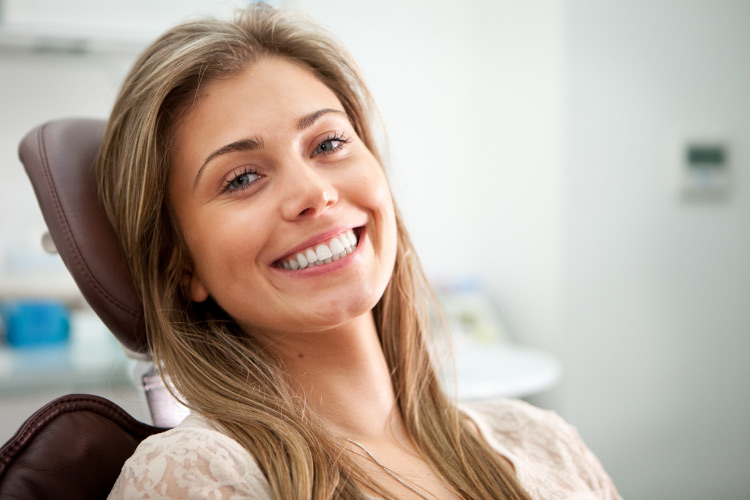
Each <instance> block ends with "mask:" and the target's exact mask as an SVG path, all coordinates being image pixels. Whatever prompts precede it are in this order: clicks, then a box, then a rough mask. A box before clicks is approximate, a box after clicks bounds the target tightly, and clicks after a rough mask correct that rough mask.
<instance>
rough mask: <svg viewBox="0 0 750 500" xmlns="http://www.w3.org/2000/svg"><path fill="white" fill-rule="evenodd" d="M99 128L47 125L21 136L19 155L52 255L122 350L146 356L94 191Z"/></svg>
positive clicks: (92, 123)
mask: <svg viewBox="0 0 750 500" xmlns="http://www.w3.org/2000/svg"><path fill="white" fill-rule="evenodd" d="M105 124H106V122H105V121H104V120H96V119H67V120H56V121H51V122H48V123H46V124H44V125H41V126H39V127H37V128H35V129H34V130H32V131H31V132H29V133H28V134H27V135H26V137H24V138H23V140H22V141H21V144H20V146H19V156H20V157H21V162H22V163H23V165H24V167H25V168H26V173H27V174H28V175H29V178H30V179H31V184H32V185H33V186H34V192H35V193H36V197H37V200H38V201H39V206H40V207H41V209H42V214H43V215H44V220H45V221H46V223H47V228H48V229H49V232H50V235H51V236H52V240H53V241H54V242H55V246H56V247H57V251H58V253H59V254H60V257H61V258H62V260H63V262H64V263H65V266H66V267H67V268H68V270H69V271H70V273H71V274H72V275H73V279H74V280H75V282H76V284H77V285H78V288H80V289H81V293H82V294H83V296H84V298H85V299H86V301H87V302H88V303H89V304H90V305H91V307H92V308H93V309H94V311H95V312H96V313H97V314H98V315H99V317H100V318H101V319H102V321H103V322H104V324H105V325H107V327H108V328H109V329H110V330H111V331H112V333H114V334H115V336H116V337H117V339H118V340H119V341H120V342H121V343H122V344H123V345H124V346H125V347H127V348H128V349H130V350H132V351H135V352H139V353H146V352H147V347H146V330H145V324H144V321H143V307H142V306H141V303H140V301H139V299H138V296H137V294H136V292H135V289H134V287H133V282H132V279H131V277H130V272H129V271H128V267H127V264H126V262H125V258H124V256H123V254H122V250H121V249H120V245H119V243H118V241H117V238H116V236H115V233H114V230H113V229H112V226H111V225H110V223H109V221H108V220H107V217H106V215H105V213H104V210H103V209H102V208H101V206H100V204H99V199H98V196H97V193H96V184H95V180H94V163H95V161H96V154H97V151H98V150H99V146H100V144H101V141H102V135H103V133H104V127H105Z"/></svg>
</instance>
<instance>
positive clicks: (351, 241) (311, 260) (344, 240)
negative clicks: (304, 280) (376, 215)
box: [273, 228, 360, 271]
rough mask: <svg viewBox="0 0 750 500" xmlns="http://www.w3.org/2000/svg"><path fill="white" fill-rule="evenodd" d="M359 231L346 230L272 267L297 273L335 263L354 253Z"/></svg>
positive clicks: (279, 261)
mask: <svg viewBox="0 0 750 500" xmlns="http://www.w3.org/2000/svg"><path fill="white" fill-rule="evenodd" d="M359 230H360V228H356V229H348V230H346V231H344V232H343V233H341V234H337V235H336V236H334V237H333V238H330V239H329V240H326V241H324V242H322V243H318V244H315V245H313V246H310V247H308V248H305V249H304V250H300V251H299V252H296V253H295V254H294V255H291V256H289V257H285V258H283V259H279V260H278V261H276V262H274V264H273V265H274V266H275V267H281V268H283V269H286V270H289V271H298V270H300V269H306V268H308V267H315V266H322V265H324V264H330V263H332V262H335V261H337V260H339V259H341V258H343V257H346V256H347V255H349V254H350V253H352V252H354V250H355V249H356V248H357V243H358V241H359Z"/></svg>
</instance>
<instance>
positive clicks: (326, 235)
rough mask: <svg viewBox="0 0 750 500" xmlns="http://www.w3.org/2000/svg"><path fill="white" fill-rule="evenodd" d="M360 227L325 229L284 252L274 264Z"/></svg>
mask: <svg viewBox="0 0 750 500" xmlns="http://www.w3.org/2000/svg"><path fill="white" fill-rule="evenodd" d="M358 227H360V226H357V225H354V226H337V227H333V228H331V229H327V230H326V231H323V232H321V233H318V234H316V235H315V236H311V237H310V238H307V239H306V240H303V241H302V242H301V243H299V244H298V245H296V246H295V247H293V248H292V249H291V250H289V251H288V252H286V253H285V254H284V255H283V256H281V257H279V258H278V259H275V260H274V262H279V261H282V260H284V259H288V258H290V257H292V256H293V255H295V254H297V253H298V252H301V251H302V250H305V249H306V248H310V247H312V246H315V245H318V244H320V243H325V242H326V241H328V240H330V239H331V238H333V237H334V236H337V235H339V234H341V233H344V232H346V231H348V230H349V229H356V228H358Z"/></svg>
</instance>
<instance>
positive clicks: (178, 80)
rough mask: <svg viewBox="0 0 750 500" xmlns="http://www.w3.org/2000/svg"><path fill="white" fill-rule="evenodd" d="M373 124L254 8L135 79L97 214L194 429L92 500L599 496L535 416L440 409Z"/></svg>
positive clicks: (296, 23)
mask: <svg viewBox="0 0 750 500" xmlns="http://www.w3.org/2000/svg"><path fill="white" fill-rule="evenodd" d="M376 116H377V114H376V113H375V111H374V106H373V104H372V102H371V100H370V97H369V93H368V91H367V88H366V87H365V85H364V83H363V81H362V79H361V77H360V76H359V73H358V71H357V69H356V66H355V64H354V63H353V61H352V60H351V58H350V57H349V56H348V55H347V53H346V51H345V50H344V49H343V48H342V47H341V46H339V45H338V44H337V43H336V42H335V41H334V40H333V39H331V37H330V36H329V35H328V34H326V33H325V32H323V31H321V29H320V28H318V27H317V26H315V25H314V24H313V23H311V22H310V21H309V20H308V19H306V18H304V17H303V16H300V15H298V14H294V13H291V12H280V11H276V10H274V9H272V8H270V7H268V6H266V5H263V4H256V5H253V6H252V7H250V8H249V9H248V10H246V11H243V12H241V13H239V14H238V16H237V18H236V19H235V20H234V21H232V22H223V21H203V22H195V23H190V24H185V25H182V26H178V27H176V28H174V29H173V30H171V31H169V32H168V33H166V34H165V35H164V36H162V37H161V38H160V39H159V40H157V41H156V42H155V43H154V44H153V45H152V46H151V47H150V48H149V49H148V50H147V51H146V52H145V53H144V54H143V55H142V56H141V58H140V59H139V60H138V61H137V62H136V64H135V66H134V68H133V70H132V71H131V73H130V75H129V77H128V78H127V80H126V81H125V83H124V85H123V88H122V90H121V92H120V95H119V97H118V100H117V102H116V104H115V107H114V110H113V112H112V116H111V118H110V121H109V123H108V127H107V131H106V133H105V139H104V142H103V144H102V148H101V150H100V155H99V160H98V164H97V177H98V180H99V186H100V197H101V200H102V203H103V205H104V207H105V209H106V210H107V213H108V216H109V218H110V219H111V221H112V224H113V226H114V227H115V231H116V232H117V234H118V237H119V238H120V241H121V244H122V246H123V248H124V250H125V254H126V255H128V256H129V265H130V268H131V272H132V275H133V278H134V281H135V284H136V288H137V289H138V291H139V293H140V296H141V299H142V301H143V304H144V311H145V315H146V323H147V328H148V335H149V343H150V350H151V354H152V356H153V358H154V361H155V364H156V366H158V367H159V368H160V370H161V373H162V374H163V375H165V376H169V377H170V378H171V381H172V383H173V384H174V385H175V387H176V388H177V390H178V392H179V393H180V395H181V397H182V398H183V400H184V402H185V404H186V405H187V406H188V407H189V408H190V409H191V410H192V414H191V416H189V417H188V418H187V419H186V420H185V421H184V422H183V423H182V424H181V425H180V426H178V427H177V428H175V429H173V430H171V431H168V432H165V433H162V434H160V435H158V436H155V437H152V438H149V439H147V440H146V441H144V442H143V443H142V445H141V446H140V447H139V448H138V450H137V451H136V453H135V455H134V456H133V457H131V459H130V460H129V461H128V462H127V464H126V465H125V467H124V468H123V470H122V473H121V475H120V478H119V479H118V482H117V484H116V485H115V487H114V489H113V491H112V493H111V495H110V497H111V498H128V499H131V498H209V497H210V498H261V499H270V498H277V499H320V500H323V499H326V500H327V499H330V498H346V499H354V498H372V497H373V496H374V497H376V498H405V499H454V498H477V499H479V498H482V499H494V498H503V499H529V498H535V499H542V498H550V497H553V496H555V497H565V496H572V495H579V496H578V498H584V496H585V495H590V497H591V498H618V496H617V493H616V492H615V489H614V487H613V486H612V484H611V481H610V480H609V478H608V477H607V475H606V473H605V472H604V471H603V470H602V469H601V466H600V465H599V463H598V461H597V460H596V458H595V457H593V455H591V453H590V452H589V451H588V450H587V449H586V448H585V446H584V445H583V444H582V443H581V442H580V439H579V438H578V437H577V435H576V433H575V431H573V430H572V429H571V428H570V427H569V426H567V424H565V423H564V422H562V421H561V420H560V419H559V418H558V417H557V416H555V415H554V414H551V413H548V412H543V411H541V410H537V409H534V408H532V407H530V406H528V405H526V404H524V403H521V402H517V401H500V402H495V403H493V404H489V405H486V404H485V405H476V406H473V407H467V408H462V409H461V410H459V408H458V407H457V405H456V404H455V402H453V401H450V400H449V399H448V398H447V397H446V396H445V395H444V393H443V391H442V390H441V387H440V384H439V382H438V378H437V376H436V370H435V367H434V366H433V363H432V360H431V359H430V356H429V328H428V325H427V322H426V317H427V310H426V305H427V298H428V297H429V296H430V295H429V289H428V286H427V283H426V281H425V279H424V276H423V274H422V271H421V269H420V266H419V263H418V261H417V259H416V256H415V253H414V251H413V249H412V246H411V244H410V242H409V238H408V235H407V233H406V230H405V229H404V226H403V223H402V221H401V217H400V215H399V213H398V210H397V209H396V207H395V204H394V201H393V199H392V196H391V192H390V189H389V186H388V182H387V180H386V177H385V174H384V170H383V167H382V162H381V160H380V155H379V154H378V149H377V145H376V144H375V142H374V141H373V133H372V130H373V127H374V126H377V124H376V123H374V119H375V117H376ZM586 498H588V497H586Z"/></svg>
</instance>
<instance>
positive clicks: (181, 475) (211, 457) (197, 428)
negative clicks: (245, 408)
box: [109, 415, 271, 499]
mask: <svg viewBox="0 0 750 500" xmlns="http://www.w3.org/2000/svg"><path fill="white" fill-rule="evenodd" d="M237 495H239V496H240V497H250V498H259V499H265V498H270V496H271V495H270V490H269V488H268V484H267V482H266V480H265V478H264V476H263V474H262V472H261V471H260V469H259V468H258V466H257V464H256V462H255V460H254V459H253V457H252V455H250V453H249V452H248V451H247V450H245V449H244V448H243V447H242V446H241V445H240V444H239V443H237V442H236V441H234V440H233V439H232V438H230V437H229V436H227V435H226V434H224V433H223V432H221V431H220V430H218V429H217V428H216V427H214V426H213V425H212V424H211V423H210V422H208V421H207V420H205V419H204V418H202V417H200V416H197V415H190V416H188V417H187V418H186V419H185V420H184V421H183V422H182V423H181V424H180V425H179V426H177V427H175V428H174V429H170V430H168V431H165V432H162V433H159V434H155V435H153V436H150V437H148V438H147V439H145V440H144V441H143V442H141V444H140V445H139V446H138V448H137V449H136V451H135V453H134V454H133V456H131V457H130V458H129V459H128V460H127V462H125V465H124V466H123V468H122V471H121V472H120V476H119V478H118V479H117V482H116V483H115V486H114V488H113V489H112V492H111V493H110V496H109V498H110V499H125V498H127V499H131V498H133V499H172V498H230V497H232V498H234V497H235V496H237Z"/></svg>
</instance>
